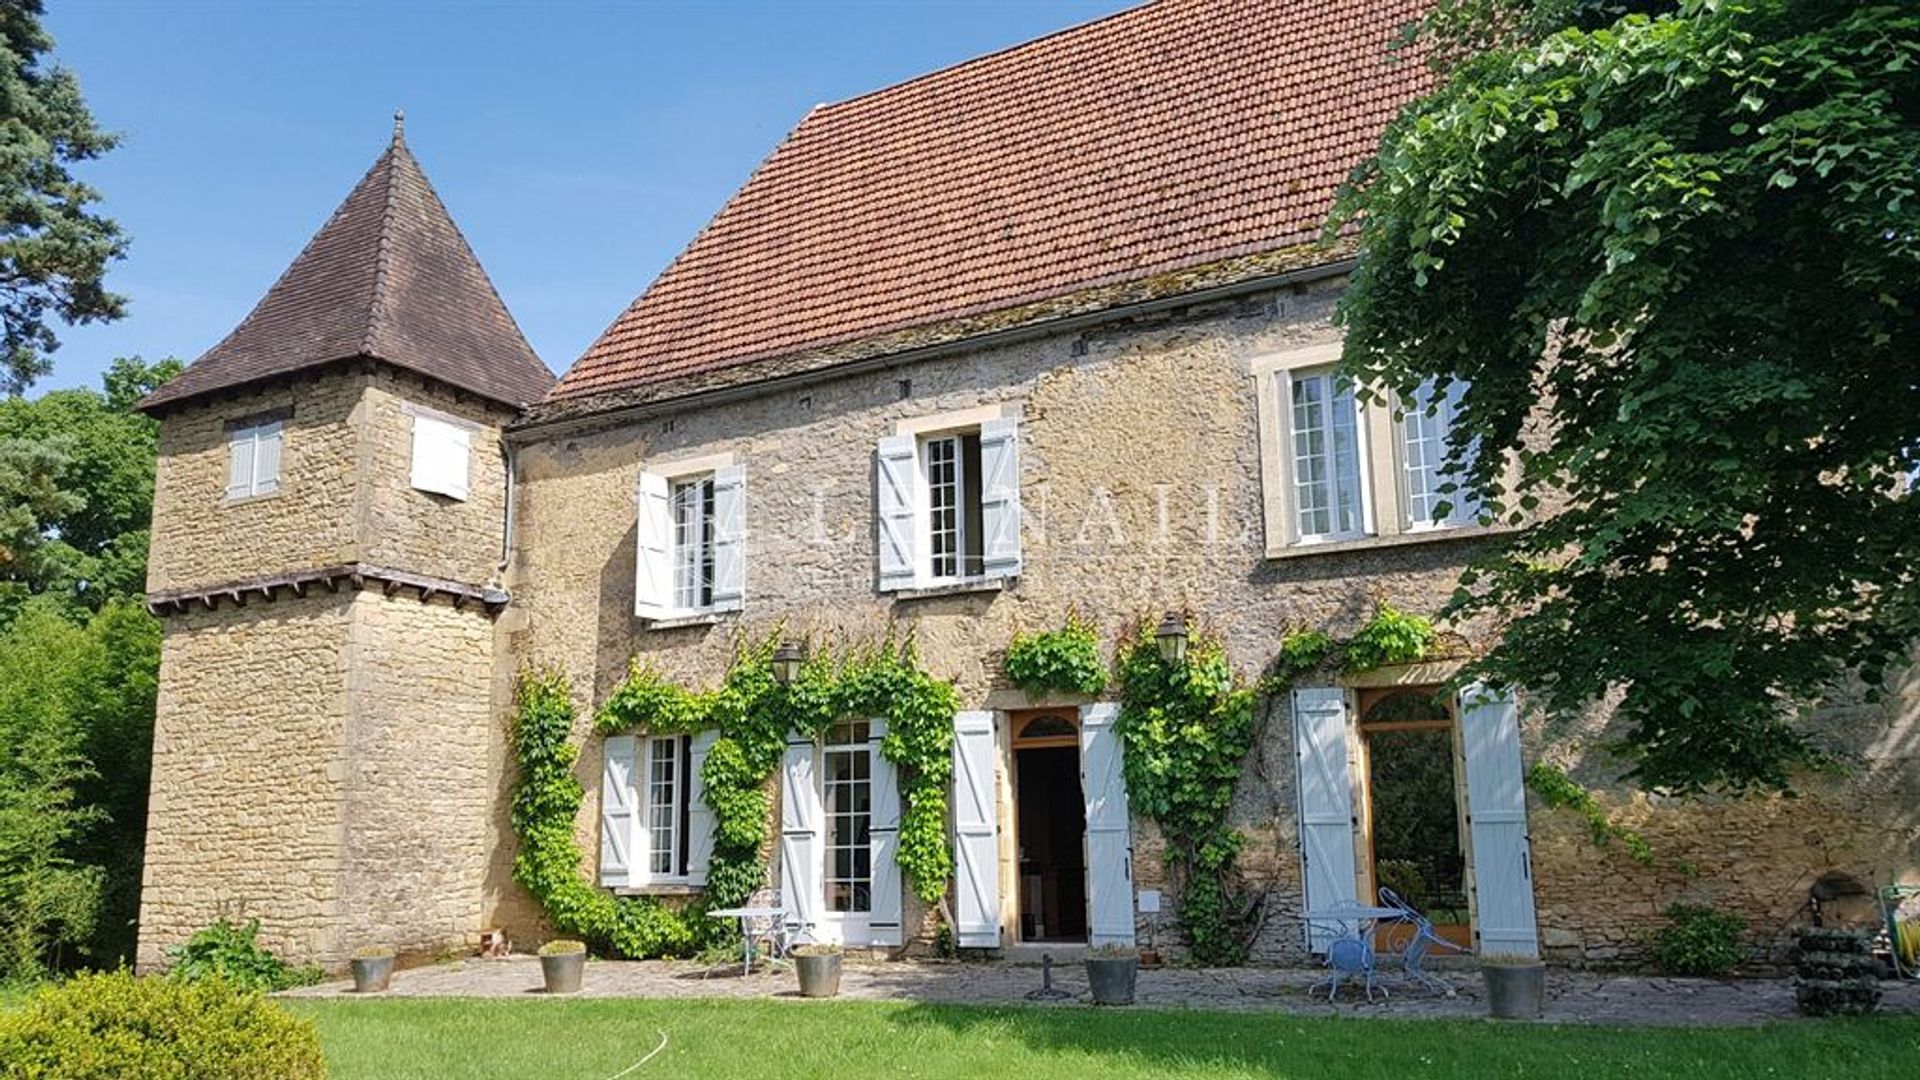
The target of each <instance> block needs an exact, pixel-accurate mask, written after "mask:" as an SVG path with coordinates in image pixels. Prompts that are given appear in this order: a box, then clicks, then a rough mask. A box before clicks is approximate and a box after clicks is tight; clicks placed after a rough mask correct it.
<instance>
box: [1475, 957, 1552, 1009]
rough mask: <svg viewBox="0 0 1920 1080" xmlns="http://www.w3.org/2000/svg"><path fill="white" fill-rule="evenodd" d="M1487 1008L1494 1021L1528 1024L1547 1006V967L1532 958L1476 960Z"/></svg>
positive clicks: (1485, 958)
mask: <svg viewBox="0 0 1920 1080" xmlns="http://www.w3.org/2000/svg"><path fill="white" fill-rule="evenodd" d="M1480 974H1481V977H1482V978H1484V979H1485V980H1486V983H1487V1008H1488V1010H1489V1011H1490V1012H1491V1013H1492V1014H1493V1016H1494V1017H1495V1018H1497V1019H1501V1020H1532V1019H1535V1018H1537V1017H1538V1016H1539V1015H1540V1013H1541V1012H1542V1011H1543V1010H1545V1008H1546V1005H1547V965H1546V964H1545V963H1542V962H1541V961H1540V960H1539V959H1538V958H1537V957H1532V956H1487V957H1482V958H1481V960H1480Z"/></svg>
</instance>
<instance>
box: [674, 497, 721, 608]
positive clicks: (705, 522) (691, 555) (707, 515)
mask: <svg viewBox="0 0 1920 1080" xmlns="http://www.w3.org/2000/svg"><path fill="white" fill-rule="evenodd" d="M713 480H714V475H713V473H711V472H697V473H682V474H680V475H677V476H669V477H668V478H667V509H668V513H669V514H671V515H672V518H671V520H672V523H673V539H672V543H671V547H670V548H669V550H668V552H667V557H668V560H669V563H670V564H671V566H672V568H673V600H674V604H673V610H674V611H677V612H682V613H685V614H700V613H704V612H709V611H712V610H713V586H714V558H715V552H714V546H715V545H714V539H715V535H716V530H717V529H718V523H717V522H716V521H715V519H714V515H715V509H716V508H715V505H714V485H713ZM690 489H691V490H694V491H704V492H705V494H704V497H703V503H704V516H703V517H701V518H700V519H699V520H698V521H697V523H696V524H698V525H700V526H701V527H702V535H701V537H700V539H699V542H698V544H697V545H696V546H695V548H694V549H692V550H691V551H690V550H689V548H688V546H687V537H686V535H685V527H686V524H687V523H686V522H683V521H682V520H681V512H682V510H683V509H684V507H683V506H682V496H683V493H684V492H686V491H688V490H690ZM702 567H704V571H705V575H706V577H705V592H706V599H705V600H698V599H697V597H696V598H694V599H695V601H696V602H692V603H687V602H684V601H685V600H687V599H688V597H687V596H686V593H687V591H688V589H689V587H691V590H692V591H693V592H696V593H697V592H699V591H701V582H700V580H699V577H698V575H699V573H700V572H701V568H702ZM690 572H691V573H692V574H694V575H695V577H694V579H693V580H692V581H691V582H689V581H688V580H687V575H688V574H689V573H690Z"/></svg>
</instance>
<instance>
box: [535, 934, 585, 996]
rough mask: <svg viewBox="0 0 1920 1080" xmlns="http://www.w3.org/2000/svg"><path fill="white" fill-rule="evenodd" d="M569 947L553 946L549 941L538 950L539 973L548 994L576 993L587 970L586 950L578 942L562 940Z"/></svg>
mask: <svg viewBox="0 0 1920 1080" xmlns="http://www.w3.org/2000/svg"><path fill="white" fill-rule="evenodd" d="M561 944H563V945H567V946H574V947H569V948H560V949H555V948H553V943H549V944H548V945H547V946H544V947H542V948H541V950H540V975H541V977H542V978H544V979H545V980H546V983H547V993H549V994H577V993H579V992H580V980H581V979H582V978H583V977H584V976H585V975H586V971H587V950H586V948H585V947H584V946H579V943H578V942H563V943H561Z"/></svg>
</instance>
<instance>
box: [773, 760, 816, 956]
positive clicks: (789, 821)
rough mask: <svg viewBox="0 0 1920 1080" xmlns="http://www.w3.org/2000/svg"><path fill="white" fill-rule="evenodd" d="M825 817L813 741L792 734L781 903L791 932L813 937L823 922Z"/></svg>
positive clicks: (785, 782) (783, 786)
mask: <svg viewBox="0 0 1920 1080" xmlns="http://www.w3.org/2000/svg"><path fill="white" fill-rule="evenodd" d="M821 817H822V813H821V809H820V785H819V783H818V781H817V780H816V778H815V776H814V750H813V740H811V739H802V738H799V737H797V736H792V735H789V736H788V741H787V754H786V758H785V760H784V761H783V762H782V768H781V775H780V903H781V905H782V906H783V907H785V908H786V909H787V928H788V930H789V931H790V932H792V933H794V934H805V935H807V936H808V937H809V938H811V937H812V936H813V934H814V933H815V932H816V931H817V930H818V929H819V926H820V906H821V903H820V902H821V899H822V897H821V892H820V889H821V886H820V872H821V870H822V869H823V868H824V863H825V860H826V847H825V845H824V844H823V843H822V841H821V835H820V819H821Z"/></svg>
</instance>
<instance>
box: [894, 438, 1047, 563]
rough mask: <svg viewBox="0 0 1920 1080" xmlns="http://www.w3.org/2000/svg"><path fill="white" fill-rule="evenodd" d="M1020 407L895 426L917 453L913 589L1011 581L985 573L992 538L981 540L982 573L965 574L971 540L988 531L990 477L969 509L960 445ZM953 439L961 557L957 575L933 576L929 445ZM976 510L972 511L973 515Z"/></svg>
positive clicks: (982, 480)
mask: <svg viewBox="0 0 1920 1080" xmlns="http://www.w3.org/2000/svg"><path fill="white" fill-rule="evenodd" d="M1019 414H1020V413H1019V406H1018V405H982V406H979V407H977V408H972V409H960V410H956V411H954V412H947V413H938V414H935V415H932V416H923V417H915V418H913V419H909V420H901V421H898V422H897V423H895V424H894V429H893V430H894V434H895V435H896V436H910V437H912V439H913V442H914V450H913V482H914V491H913V501H914V507H913V529H914V567H913V587H914V588H941V587H944V586H951V585H974V584H979V583H983V582H987V581H992V580H994V579H996V578H999V577H1002V576H1006V575H1001V574H996V573H992V572H989V571H988V570H987V569H986V566H985V563H986V562H987V559H986V555H987V552H986V546H987V543H988V541H989V540H990V538H989V537H985V536H983V537H982V538H981V560H982V566H981V570H980V572H978V573H972V574H969V573H966V572H965V571H966V551H967V538H968V536H969V535H970V532H971V531H974V530H984V529H985V528H986V523H985V520H984V518H985V511H984V507H985V500H986V494H987V493H986V490H985V487H984V485H985V484H986V481H987V478H986V477H984V476H982V477H980V478H979V484H980V486H981V487H980V491H979V498H978V499H977V500H976V501H975V502H973V503H971V504H969V503H968V501H967V497H966V489H967V471H966V454H965V453H964V452H963V451H962V444H961V440H962V439H964V438H965V437H966V436H968V435H971V436H974V437H975V438H976V439H977V438H979V437H980V435H981V430H982V428H983V427H984V426H985V425H986V423H987V422H988V421H990V420H1000V419H1005V418H1008V417H1013V418H1018V417H1019ZM948 439H951V440H953V444H954V448H955V456H954V480H953V482H954V485H955V488H956V491H957V498H958V499H959V512H958V515H957V525H958V531H957V532H956V534H955V537H954V543H955V544H956V545H957V550H958V555H957V557H956V573H953V574H941V575H936V574H934V573H933V535H932V534H933V528H932V525H933V522H932V517H933V503H932V492H931V490H930V485H929V482H928V479H927V446H928V444H930V443H934V442H940V441H944V440H948ZM969 506H971V510H969Z"/></svg>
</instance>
